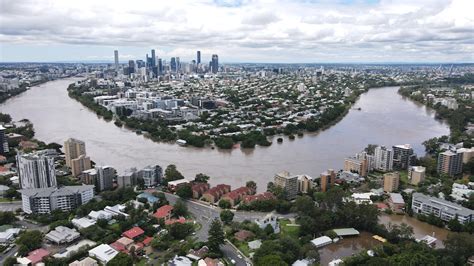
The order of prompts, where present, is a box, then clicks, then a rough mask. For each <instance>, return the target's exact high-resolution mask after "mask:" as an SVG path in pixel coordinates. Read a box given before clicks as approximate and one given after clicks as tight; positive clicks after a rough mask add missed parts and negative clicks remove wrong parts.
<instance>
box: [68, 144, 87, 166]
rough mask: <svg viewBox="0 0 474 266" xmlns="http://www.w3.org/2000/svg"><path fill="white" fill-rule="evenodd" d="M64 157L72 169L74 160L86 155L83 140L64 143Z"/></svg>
mask: <svg viewBox="0 0 474 266" xmlns="http://www.w3.org/2000/svg"><path fill="white" fill-rule="evenodd" d="M64 155H65V156H66V165H67V166H69V167H71V166H72V164H71V160H72V159H76V158H78V157H79V156H81V155H86V144H85V143H84V141H82V140H78V139H73V138H70V139H68V140H66V141H65V142H64Z"/></svg>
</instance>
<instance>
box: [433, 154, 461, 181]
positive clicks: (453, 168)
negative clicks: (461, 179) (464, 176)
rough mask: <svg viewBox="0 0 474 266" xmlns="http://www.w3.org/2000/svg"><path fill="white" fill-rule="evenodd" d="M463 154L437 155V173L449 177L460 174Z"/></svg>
mask: <svg viewBox="0 0 474 266" xmlns="http://www.w3.org/2000/svg"><path fill="white" fill-rule="evenodd" d="M462 163H463V152H460V151H459V150H458V151H455V152H454V151H451V150H448V151H445V152H442V153H440V154H439V155H438V165H437V171H438V173H442V174H447V175H449V176H451V177H454V176H455V175H458V174H461V173H462Z"/></svg>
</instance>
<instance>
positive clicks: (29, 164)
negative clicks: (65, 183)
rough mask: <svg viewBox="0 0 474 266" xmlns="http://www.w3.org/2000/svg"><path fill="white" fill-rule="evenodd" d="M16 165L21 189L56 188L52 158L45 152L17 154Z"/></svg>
mask: <svg viewBox="0 0 474 266" xmlns="http://www.w3.org/2000/svg"><path fill="white" fill-rule="evenodd" d="M16 165H17V168H18V174H19V178H20V187H21V188H22V189H29V188H48V187H55V186H57V181H56V172H55V170H54V157H52V156H50V155H48V154H47V153H46V152H45V151H37V152H33V153H28V154H18V155H17V156H16Z"/></svg>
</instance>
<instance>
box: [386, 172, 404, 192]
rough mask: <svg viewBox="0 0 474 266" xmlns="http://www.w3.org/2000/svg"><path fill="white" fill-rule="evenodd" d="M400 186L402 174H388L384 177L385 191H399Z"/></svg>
mask: <svg viewBox="0 0 474 266" xmlns="http://www.w3.org/2000/svg"><path fill="white" fill-rule="evenodd" d="M399 185H400V174H399V173H398V172H393V173H386V174H384V175H383V191H385V192H393V191H397V190H398V186H399Z"/></svg>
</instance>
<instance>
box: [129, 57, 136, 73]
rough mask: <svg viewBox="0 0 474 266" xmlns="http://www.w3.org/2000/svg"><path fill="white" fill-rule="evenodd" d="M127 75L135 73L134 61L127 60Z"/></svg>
mask: <svg viewBox="0 0 474 266" xmlns="http://www.w3.org/2000/svg"><path fill="white" fill-rule="evenodd" d="M128 73H129V74H132V73H135V61H133V60H128Z"/></svg>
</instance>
